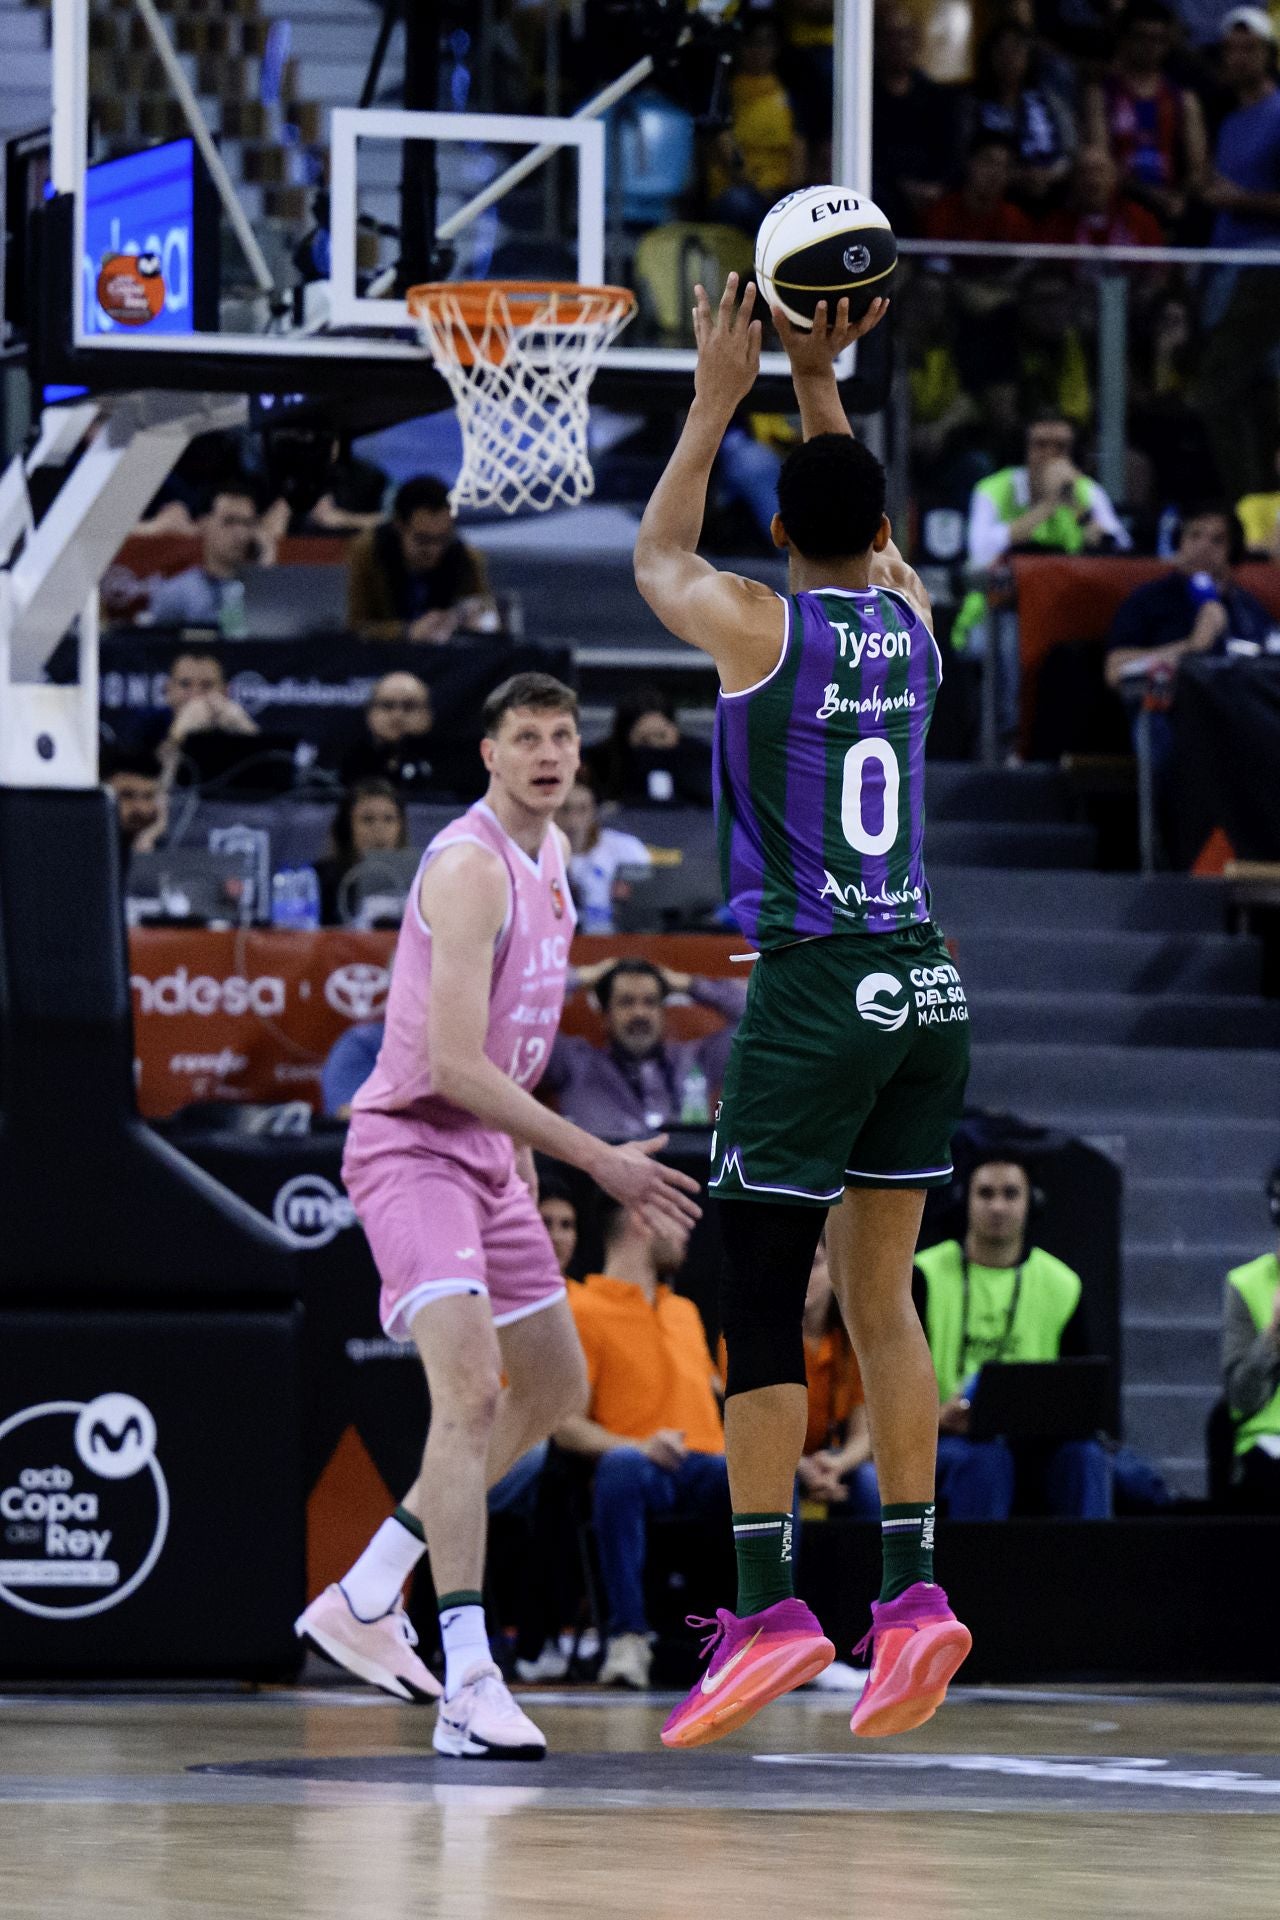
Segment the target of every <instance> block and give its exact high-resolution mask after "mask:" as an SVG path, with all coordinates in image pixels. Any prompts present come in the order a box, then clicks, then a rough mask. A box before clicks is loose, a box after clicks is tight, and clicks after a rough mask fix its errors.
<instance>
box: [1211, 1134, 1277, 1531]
mask: <svg viewBox="0 0 1280 1920" xmlns="http://www.w3.org/2000/svg"><path fill="white" fill-rule="evenodd" d="M1267 1197H1268V1199H1269V1201H1270V1204H1271V1218H1272V1220H1273V1221H1274V1223H1275V1224H1276V1226H1278V1227H1280V1167H1276V1169H1275V1171H1274V1172H1273V1173H1272V1175H1271V1178H1270V1180H1269V1181H1268V1183H1267ZM1222 1377H1223V1386H1224V1388H1225V1391H1226V1396H1227V1405H1228V1406H1229V1407H1230V1409H1231V1414H1232V1418H1233V1419H1234V1420H1235V1423H1236V1431H1235V1467H1234V1471H1233V1473H1232V1482H1231V1499H1232V1504H1233V1505H1235V1506H1237V1507H1239V1508H1241V1509H1243V1510H1244V1511H1245V1512H1246V1513H1280V1258H1278V1257H1277V1255H1276V1254H1274V1253H1264V1254H1262V1255H1261V1256H1260V1257H1259V1258H1258V1259H1257V1260H1250V1261H1249V1262H1248V1263H1247V1264H1246V1265H1245V1266H1243V1267H1235V1268H1234V1269H1233V1270H1232V1271H1231V1272H1230V1273H1229V1274H1228V1275H1227V1293H1226V1304H1225V1308H1224V1317H1223V1329H1222Z"/></svg>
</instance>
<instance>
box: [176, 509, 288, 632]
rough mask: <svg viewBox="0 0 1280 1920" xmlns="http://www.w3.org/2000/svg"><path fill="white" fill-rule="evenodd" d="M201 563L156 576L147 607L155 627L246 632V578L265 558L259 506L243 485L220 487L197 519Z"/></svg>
mask: <svg viewBox="0 0 1280 1920" xmlns="http://www.w3.org/2000/svg"><path fill="white" fill-rule="evenodd" d="M198 530H199V534H200V546H201V552H200V564H199V565H198V566H195V567H188V568H187V569H186V571H185V572H184V573H175V574H174V575H173V576H172V578H171V579H168V580H157V581H156V583H155V585H154V586H153V587H152V588H151V593H150V599H149V603H148V611H149V614H150V619H151V624H152V625H153V626H157V627H218V628H220V629H221V631H222V633H223V636H224V638H227V639H232V638H240V637H242V636H243V633H244V576H245V571H246V569H247V568H249V567H251V566H254V565H256V564H257V563H258V562H260V561H261V559H262V558H263V550H262V544H261V541H260V539H259V531H258V508H257V503H256V501H255V500H254V497H253V494H252V493H251V492H250V491H249V490H248V488H247V487H244V488H242V487H237V486H234V485H232V484H231V483H230V482H228V484H227V485H226V486H225V487H222V488H220V489H219V490H218V491H217V492H216V493H215V494H214V495H213V498H212V500H211V502H210V504H209V507H208V510H207V511H206V512H205V513H204V514H203V515H202V517H201V519H200V520H199V522H198Z"/></svg>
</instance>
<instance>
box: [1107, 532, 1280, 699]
mask: <svg viewBox="0 0 1280 1920" xmlns="http://www.w3.org/2000/svg"><path fill="white" fill-rule="evenodd" d="M1243 544H1244V543H1243V540H1242V537H1241V533H1240V525H1239V522H1238V521H1237V519H1236V517H1235V515H1234V513H1232V511H1231V509H1230V507H1226V506H1221V505H1216V504H1209V503H1205V504H1201V505H1199V506H1193V507H1189V508H1188V509H1187V511H1186V513H1185V514H1184V515H1183V517H1182V523H1181V526H1180V528H1179V531H1178V545H1177V550H1176V552H1175V554H1174V563H1173V568H1172V571H1171V572H1169V573H1166V574H1162V575H1161V577H1160V579H1158V580H1148V581H1147V583H1146V584H1145V586H1141V587H1135V588H1134V590H1133V592H1132V593H1131V594H1130V595H1129V596H1128V598H1127V599H1125V600H1123V601H1122V602H1121V604H1120V605H1119V607H1117V609H1116V614H1115V618H1114V620H1113V621H1112V623H1111V632H1110V634H1109V635H1108V636H1107V684H1108V686H1111V687H1118V686H1119V685H1120V684H1121V682H1122V681H1123V680H1125V679H1126V678H1127V677H1128V676H1129V675H1130V674H1132V673H1133V672H1134V671H1135V669H1136V670H1138V671H1139V672H1143V673H1150V672H1151V671H1152V670H1153V669H1154V670H1155V671H1157V672H1165V673H1172V672H1174V671H1176V669H1177V667H1178V664H1179V662H1180V661H1182V660H1185V659H1186V658H1187V657H1188V655H1191V654H1197V653H1219V654H1220V653H1225V652H1226V651H1227V645H1228V642H1229V641H1231V640H1255V641H1262V640H1265V638H1266V636H1267V634H1268V633H1269V632H1270V631H1271V628H1272V625H1273V624H1274V623H1273V621H1272V618H1271V615H1270V614H1269V613H1268V612H1267V609H1266V608H1265V607H1264V606H1263V605H1262V602H1261V601H1260V600H1255V599H1254V597H1253V595H1252V594H1251V593H1248V592H1246V590H1245V589H1244V588H1243V587H1241V586H1238V585H1237V584H1236V582H1235V581H1234V580H1233V579H1232V578H1231V568H1232V565H1233V563H1234V562H1235V561H1237V560H1239V559H1240V558H1241V557H1242V553H1243Z"/></svg>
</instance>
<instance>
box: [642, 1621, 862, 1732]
mask: <svg viewBox="0 0 1280 1920" xmlns="http://www.w3.org/2000/svg"><path fill="white" fill-rule="evenodd" d="M689 1625H690V1626H691V1627H704V1628H710V1634H709V1636H708V1638H707V1640H706V1642H705V1644H704V1646H703V1649H702V1652H703V1655H704V1657H705V1656H706V1655H707V1654H710V1656H711V1659H710V1664H709V1665H708V1667H707V1670H706V1672H705V1673H704V1674H703V1676H702V1678H701V1680H700V1681H699V1682H698V1684H697V1686H696V1687H694V1688H692V1689H691V1691H690V1692H689V1693H688V1694H687V1695H686V1697H685V1698H684V1699H683V1700H682V1701H681V1702H680V1705H679V1706H678V1707H677V1708H676V1709H675V1711H674V1713H672V1714H671V1715H670V1716H669V1717H668V1720H667V1723H666V1725H665V1726H664V1727H663V1729H662V1744H663V1746H664V1747H702V1746H706V1745H707V1743H708V1742H709V1741H711V1740H721V1739H723V1738H724V1736H725V1734H726V1733H733V1732H734V1731H735V1730H736V1729H737V1728H738V1727H741V1726H745V1725H746V1723H747V1721H748V1720H750V1718H751V1716H752V1715H753V1714H756V1713H759V1711H760V1709H761V1707H767V1706H768V1704H769V1702H770V1701H771V1700H776V1699H777V1698H778V1697H779V1695H780V1694H784V1693H789V1692H790V1691H791V1689H792V1687H802V1686H804V1684H805V1682H806V1681H807V1680H812V1679H813V1677H814V1675H815V1674H819V1673H821V1672H822V1670H823V1668H824V1667H829V1666H830V1665H831V1662H832V1661H833V1660H834V1659H835V1657H836V1650H835V1648H834V1647H833V1646H832V1644H831V1642H830V1641H829V1640H828V1639H827V1638H826V1636H825V1635H824V1633H823V1631H822V1628H821V1627H820V1626H819V1625H818V1622H817V1621H816V1619H815V1618H814V1616H813V1615H812V1614H811V1613H810V1611H809V1609H808V1607H806V1606H805V1604H804V1601H803V1600H779V1601H777V1602H776V1603H775V1605H773V1606H772V1607H766V1608H765V1609H764V1611H763V1612H762V1613H749V1614H747V1615H746V1616H745V1618H743V1619H741V1620H740V1619H739V1618H738V1616H737V1614H736V1613H729V1612H728V1611H727V1610H726V1609H725V1608H724V1607H721V1608H719V1609H718V1610H717V1612H716V1617H715V1619H714V1620H703V1619H701V1618H700V1617H699V1616H698V1615H697V1614H693V1613H691V1614H690V1615H689Z"/></svg>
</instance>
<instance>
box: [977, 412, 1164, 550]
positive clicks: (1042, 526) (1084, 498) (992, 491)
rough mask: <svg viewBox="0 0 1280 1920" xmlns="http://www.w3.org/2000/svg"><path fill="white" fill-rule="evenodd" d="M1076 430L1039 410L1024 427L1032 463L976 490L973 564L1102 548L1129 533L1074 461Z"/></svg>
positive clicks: (1121, 543)
mask: <svg viewBox="0 0 1280 1920" xmlns="http://www.w3.org/2000/svg"><path fill="white" fill-rule="evenodd" d="M1075 438H1076V436H1075V428H1074V427H1073V426H1072V424H1071V422H1070V420H1066V419H1064V418H1063V417H1062V415H1061V414H1056V413H1042V414H1039V415H1037V416H1036V418H1035V419H1034V420H1032V422H1031V424H1030V425H1029V426H1028V428H1027V460H1026V465H1025V466H1021V467H1002V468H1001V470H1000V471H999V473H993V474H989V475H988V477H987V478H986V479H985V480H980V481H979V482H978V484H977V486H976V487H975V488H974V490H973V497H972V499H971V501H970V503H969V565H970V566H971V567H993V566H994V565H995V564H996V562H997V561H998V560H1001V559H1003V558H1004V556H1005V554H1006V553H1020V552H1040V551H1043V552H1047V553H1097V552H1099V551H1100V550H1102V549H1105V547H1106V545H1107V543H1108V542H1110V543H1111V545H1112V546H1113V547H1116V548H1127V547H1128V546H1129V545H1130V541H1129V536H1128V534H1127V533H1126V532H1125V530H1124V528H1123V527H1122V526H1121V524H1120V522H1119V520H1118V518H1117V517H1116V510H1115V508H1114V507H1113V506H1112V504H1111V502H1110V500H1109V499H1108V498H1107V495H1106V494H1105V493H1104V491H1103V489H1102V488H1101V487H1100V486H1099V485H1098V483H1097V481H1096V480H1090V479H1088V478H1087V477H1086V476H1085V475H1084V474H1082V473H1081V472H1080V469H1079V468H1078V467H1077V466H1076V464H1075Z"/></svg>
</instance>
